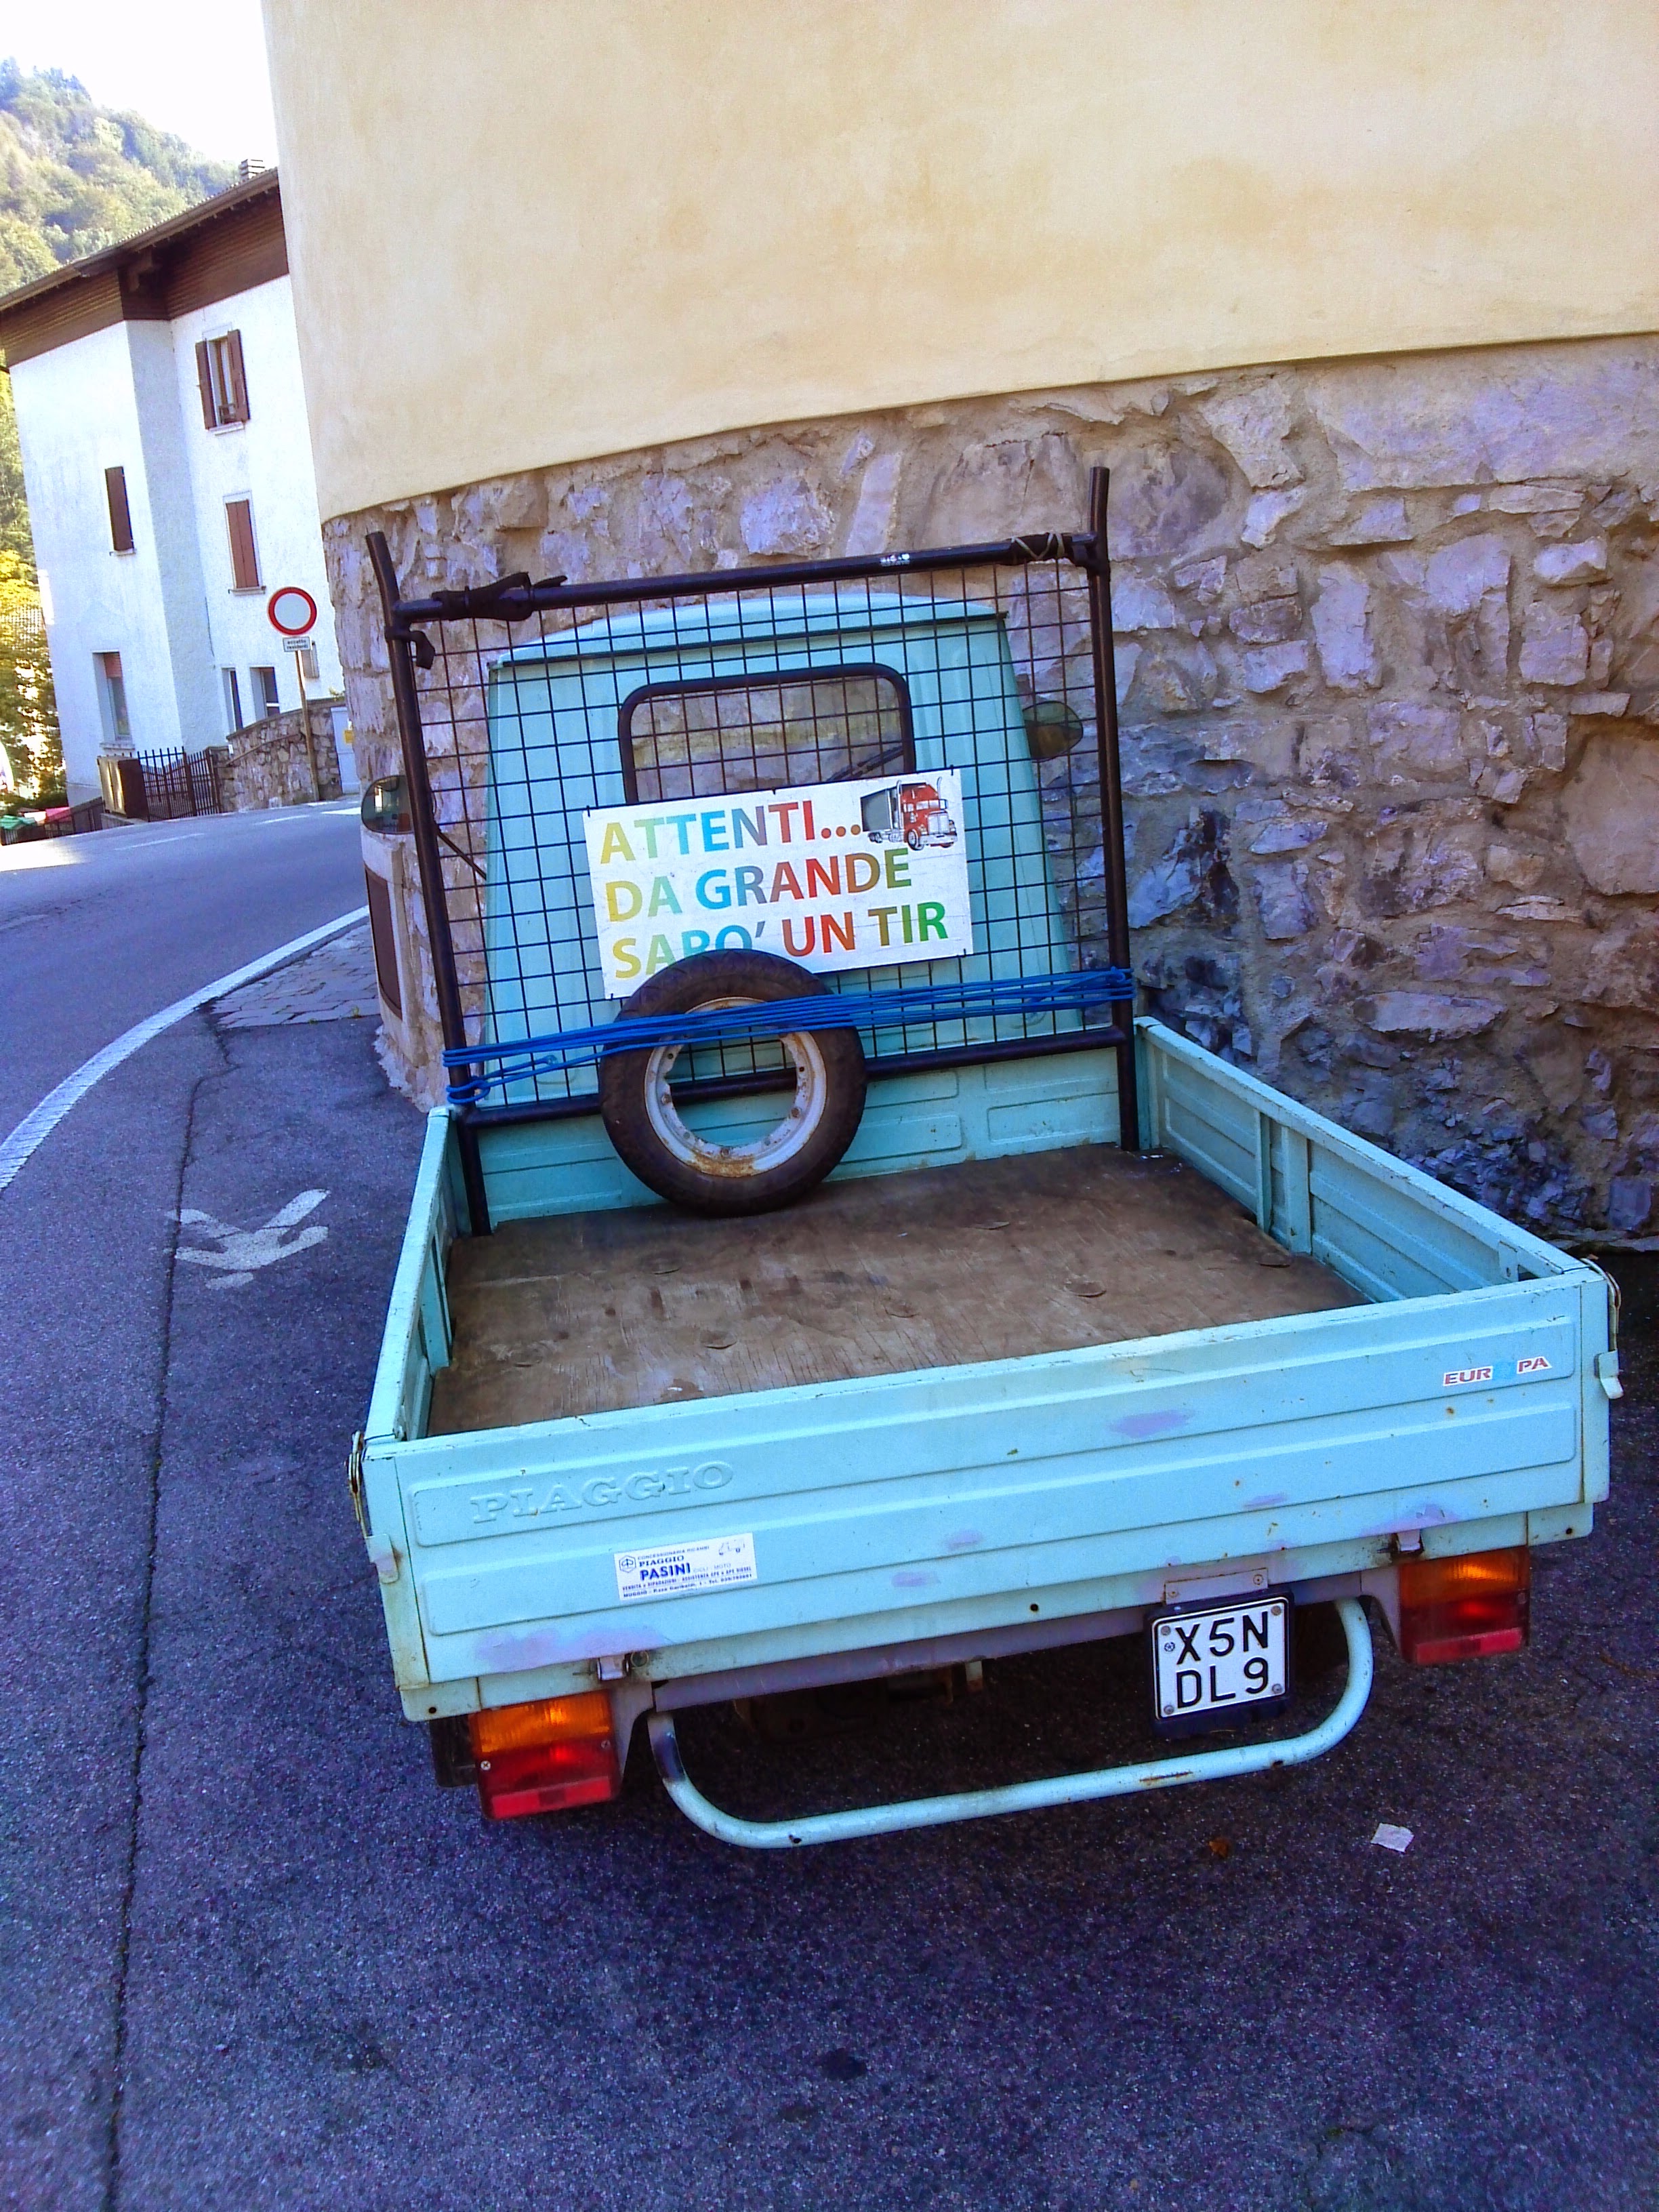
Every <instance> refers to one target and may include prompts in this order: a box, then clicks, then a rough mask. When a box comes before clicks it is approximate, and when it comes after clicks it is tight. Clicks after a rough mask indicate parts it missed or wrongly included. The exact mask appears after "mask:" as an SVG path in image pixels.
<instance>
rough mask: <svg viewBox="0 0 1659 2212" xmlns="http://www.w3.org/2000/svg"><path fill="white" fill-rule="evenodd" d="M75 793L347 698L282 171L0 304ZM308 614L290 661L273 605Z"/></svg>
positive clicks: (0, 334) (0, 332) (0, 330)
mask: <svg viewBox="0 0 1659 2212" xmlns="http://www.w3.org/2000/svg"><path fill="white" fill-rule="evenodd" d="M0 345H3V346H4V348H5V353H6V362H7V367H8V368H9V372H10V375H11V381H12V392H13V396H14V398H15V402H16V408H17V427H18V434H19V437H20V440H21V445H22V452H23V473H24V477H25V481H26V483H27V488H28V499H29V513H30V518H31V520H32V522H33V530H34V545H35V553H36V556H37V559H38V562H39V565H40V596H41V601H42V605H43V606H44V609H45V612H46V635H47V639H48V642H49V644H50V647H51V651H52V674H53V678H54V679H55V682H56V684H57V690H58V715H59V719H60V721H61V724H62V728H63V738H64V767H65V769H66V771H67V776H68V782H69V795H70V799H71V800H77V799H88V798H92V797H94V796H95V795H96V793H97V791H98V787H99V786H98V768H97V761H98V755H99V754H100V752H103V751H108V750H136V751H138V752H140V753H147V752H151V751H155V750H162V749H165V748H171V747H176V746H182V747H184V748H185V749H186V750H190V751H192V752H193V751H196V750H199V749H200V748H201V747H202V746H204V745H206V744H212V743H215V742H216V741H218V740H220V739H222V738H223V737H224V736H225V735H226V734H227V733H228V732H230V731H231V730H234V729H236V728H240V727H241V726H243V725H245V724H246V723H248V722H252V721H257V720H259V719H261V718H262V717H263V716H264V715H265V714H271V713H275V712H276V711H278V710H279V709H281V708H290V707H297V706H298V705H299V703H300V695H301V684H303V686H304V689H305V692H306V696H307V697H309V698H312V699H316V698H318V697H319V696H337V695H338V694H339V692H340V690H341V678H340V662H339V655H338V653H337V649H336V646H335V641H334V627H333V621H332V617H331V610H330V606H329V599H328V589H327V583H326V580H325V574H324V568H323V549H322V540H321V537H320V534H319V526H318V516H317V489H316V483H315V479H314V477H313V473H312V461H311V444H310V436H309V433H308V431H307V423H306V410H305V397H304V393H303V391H302V389H301V381H300V359H299V352H298V348H297V345H296V343H295V327H294V306H293V299H292V295H291V291H290V288H289V276H288V249H287V245H286V241H285V240H284V237H283V209H282V196H281V192H280V190H279V187H278V184H277V179H276V173H275V172H274V171H272V172H267V173H264V174H261V175H258V176H255V177H253V178H252V179H249V180H248V181H246V183H243V184H240V185H234V186H233V187H232V188H231V189H230V190H229V191H225V192H222V193H220V194H219V196H218V197H216V198H215V199H210V200H207V201H204V202H203V203H202V204H200V205H199V206H197V207H193V208H191V209H190V210H188V211H187V212H186V213H185V214H184V215H181V216H175V217H174V218H173V221H172V222H165V223H161V224H159V225H158V226H157V227H156V228H155V229H153V230H148V231H145V232H143V233H142V234H140V235H139V236H138V237H137V238H131V239H128V240H126V241H125V243H124V244H123V245H120V246H112V247H110V248H109V249H108V250H107V251H106V252H102V253H96V254H93V255H89V256H88V258H86V259H84V260H82V261H76V262H71V263H70V264H68V265H67V266H66V267H64V268H63V269H60V270H57V271H55V272H54V273H53V274H52V276H44V277H41V278H40V280H39V281H38V282H36V283H33V284H27V285H25V286H24V287H23V288H22V289H21V290H19V291H15V292H12V293H10V294H9V295H6V296H5V297H4V298H3V299H0ZM288 585H297V586H300V587H301V589H303V590H305V591H307V592H310V594H311V596H312V598H313V599H314V600H315V601H316V604H317V621H316V625H315V628H314V629H313V632H312V635H311V640H310V643H309V645H308V646H307V647H305V648H303V649H302V650H301V651H300V652H298V653H296V652H292V651H289V650H286V649H285V648H284V644H283V638H282V637H281V635H279V634H278V633H277V631H276V629H274V628H273V627H272V625H271V623H270V619H269V617H268V615H267V611H266V609H267V602H268V599H269V598H270V593H271V592H273V591H275V590H276V589H277V588H278V587H280V586H288Z"/></svg>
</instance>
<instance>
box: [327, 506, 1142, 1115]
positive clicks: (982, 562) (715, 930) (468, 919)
mask: <svg viewBox="0 0 1659 2212" xmlns="http://www.w3.org/2000/svg"><path fill="white" fill-rule="evenodd" d="M1105 489H1106V487H1105V477H1104V472H1103V471H1097V476H1096V483H1095V487H1094V500H1093V507H1094V512H1093V515H1092V518H1091V520H1092V525H1093V526H1092V528H1091V530H1090V531H1088V532H1077V533H1073V534H1069V535H1066V536H1054V537H1046V538H1024V539H1018V540H1012V541H1009V542H1007V543H1006V544H997V545H984V546H971V547H961V548H951V549H944V550H936V551H929V552H923V553H912V554H900V555H888V556H883V557H881V558H879V559H871V560H855V559H848V560H839V561H827V562H805V563H800V564H796V565H793V566H791V567H787V568H781V567H769V568H760V569H754V570H741V569H738V570H726V571H720V572H717V573H716V574H713V575H702V576H695V577H675V578H665V579H645V580H617V581H616V582H611V583H601V584H591V585H585V586H568V585H566V584H564V583H563V582H562V580H550V581H548V582H546V583H541V584H535V585H532V584H531V583H530V582H529V580H528V579H527V578H523V577H517V578H507V579H505V580H502V581H501V582H500V583H496V584H493V585H489V586H484V587H482V588H480V589H477V590H471V591H463V592H439V593H436V594H435V595H433V596H432V597H430V598H427V599H409V600H400V599H398V594H397V588H396V581H395V578H394V576H393V574H392V567H391V561H390V555H389V553H388V551H387V549H386V543H385V540H384V538H380V537H378V535H377V537H376V538H373V539H371V541H370V550H371V555H372V557H373V559H374V564H375V568H376V570H377V574H378V575H379V577H380V586H381V590H382V593H383V595H384V598H385V601H386V631H387V640H388V646H389V648H390V652H391V658H392V676H393V682H394V686H395V689H396V693H397V703H398V717H399V723H400V729H401V734H402V737H403V742H404V759H405V766H406V769H407V773H408V779H409V784H410V803H411V814H412V817H413V823H414V829H415V835H416V845H417V850H418V854H419V858H420V861H421V868H422V891H423V896H424V897H425V900H426V906H427V916H428V933H429V936H430V939H431V943H432V947H433V955H434V963H435V969H436V971H437V983H438V996H439V1005H440V1011H441V1017H442V1021H443V1028H444V1041H445V1045H446V1048H447V1049H446V1059H447V1061H448V1062H449V1064H450V1066H451V1072H452V1076H453V1083H452V1090H451V1096H452V1099H453V1100H454V1102H455V1103H457V1104H458V1105H459V1106H460V1107H462V1108H463V1109H465V1117H466V1118H468V1119H469V1120H471V1121H474V1122H476V1121H483V1120H488V1119H490V1118H500V1117H501V1116H503V1115H510V1116H512V1117H513V1118H521V1117H524V1116H526V1115H548V1114H568V1113H571V1112H582V1111H587V1110H591V1109H592V1106H593V1104H594V1102H595V1095H596V1088H597V1058H598V1054H599V1051H600V1050H601V1049H603V1048H604V1037H603V1036H602V1035H601V1032H603V1031H605V1030H606V1028H607V1027H608V1025H610V1024H614V1023H615V1022H616V1020H617V1016H618V1012H619V1007H618V1003H617V1000H616V999H615V998H607V996H606V994H605V983H604V978H603V975H602V972H601V967H600V962H599V950H598V945H597V939H596V932H595V927H594V920H593V909H592V884H591V883H590V880H589V874H588V868H587V861H586V846H585V840H584V830H583V817H584V815H585V813H586V811H587V810H589V809H592V808H595V807H608V806H614V805H623V804H629V805H640V806H645V805H660V806H661V807H662V808H663V810H664V812H663V814H662V815H661V816H660V817H653V819H654V820H655V821H656V822H657V823H658V827H659V830H660V833H661V834H662V836H664V837H665V839H671V838H672V837H674V836H679V837H680V838H681V839H682V840H684V838H685V837H686V836H688V834H690V833H689V832H688V830H687V829H686V827H685V825H686V824H688V823H691V822H693V820H694V819H695V818H696V817H695V802H696V801H697V800H699V799H710V798H714V797H716V796H732V795H733V794H744V793H777V794H783V793H787V792H788V791H789V790H790V789H791V788H795V787H802V786H806V785H821V784H832V783H836V782H842V781H861V782H862V781H869V780H870V779H872V778H873V779H883V778H886V777H889V776H890V777H892V778H893V779H894V781H893V783H892V785H891V787H890V790H891V793H892V795H891V796H890V797H884V795H883V793H882V792H880V791H878V792H877V793H873V794H871V795H870V796H869V797H868V798H866V801H865V805H866V815H865V820H866V826H868V827H870V828H871V830H872V842H877V843H879V842H880V841H881V836H883V835H884V834H889V835H890V836H893V837H894V838H897V837H898V836H902V834H904V833H903V829H902V823H901V821H900V817H899V815H898V812H897V809H898V806H899V804H900V799H901V797H902V794H903V793H904V792H905V791H906V790H910V791H915V790H925V789H927V788H928V787H927V786H926V784H925V782H924V783H922V784H920V785H910V786H907V785H906V784H905V782H904V779H905V778H906V777H907V776H908V777H919V778H922V779H925V778H926V777H927V775H928V774H929V772H937V771H939V770H954V771H956V772H957V774H959V775H960V776H961V778H962V783H961V792H962V805H963V814H964V817H965V819H964V821H963V825H962V831H963V842H964V847H965V853H966V860H967V868H968V877H969V896H970V906H971V911H972V921H973V937H974V949H973V951H972V952H971V954H969V955H967V956H965V957H959V958H953V959H950V960H943V959H927V958H924V957H921V948H920V945H918V944H917V943H915V942H914V941H913V939H912V921H911V915H910V910H909V908H908V907H906V906H905V905H904V903H903V902H902V899H901V900H895V901H894V902H892V903H891V904H890V906H889V907H888V908H886V910H885V911H886V913H887V916H888V919H887V920H884V921H880V922H879V927H880V929H881V941H882V943H883V944H884V945H890V949H891V951H892V953H893V958H892V961H891V962H890V963H878V964H876V965H873V966H872V967H871V968H869V969H858V970H853V971H843V972H842V973H839V974H835V975H820V976H817V977H816V978H815V983H816V984H817V987H819V988H820V989H821V991H822V993H823V994H824V995H825V996H826V997H829V996H833V997H836V999H837V1000H846V1001H847V1004H846V1006H845V1012H846V1013H847V1014H848V1017H849V1018H851V1019H852V1020H853V1022H854V1024H856V1025H857V1026H858V1027H859V1028H860V1032H861V1035H862V1037H863V1042H864V1047H865V1050H866V1055H867V1056H868V1058H869V1060H870V1061H871V1062H872V1073H881V1072H884V1071H891V1070H895V1069H902V1068H916V1067H919V1066H927V1065H939V1064H942V1063H947V1062H951V1061H963V1060H979V1059H988V1058H994V1057H1001V1056H1008V1055H1013V1054H1030V1053H1034V1052H1054V1051H1069V1050H1077V1049H1079V1048H1098V1047H1100V1046H1105V1045H1115V1046H1117V1047H1118V1048H1120V1087H1121V1092H1122V1095H1123V1097H1124V1098H1125V1102H1126V1103H1127V1107H1128V1109H1129V1115H1130V1122H1129V1125H1128V1127H1127V1133H1126V1141H1129V1142H1133V1061H1132V1058H1131V1056H1130V1048H1129V1044H1128V1037H1129V1013H1130V1006H1129V992H1130V985H1129V981H1128V978H1127V973H1125V972H1124V971H1125V970H1126V969H1127V951H1128V947H1127V921H1126V916H1125V900H1124V886H1123V853H1122V829H1121V802H1120V799H1119V793H1118V777H1117V732H1116V717H1115V698H1114V696H1113V689H1112V666H1111V627H1110V607H1109V573H1108V568H1107V562H1106V550H1105V532H1104V519H1105ZM872 805H873V807H874V809H875V813H874V815H872V813H871V812H870V811H868V810H869V809H870V807H871V806H872ZM884 808H886V809H887V812H886V813H884V812H883V809H884ZM770 811H771V812H772V813H773V814H774V816H775V815H776V814H777V813H778V811H779V810H778V809H777V808H776V807H773V808H772V809H771V810H770ZM763 826H764V825H763ZM654 834H656V833H655V832H653V835H654ZM824 834H825V835H828V833H827V832H826V833H824ZM745 857H748V858H750V863H751V865H750V870H749V871H748V875H749V882H748V883H747V884H745V883H744V882H743V881H742V880H739V881H738V883H737V884H736V893H737V894H741V893H744V892H745V891H751V892H752V893H753V896H742V897H740V898H739V897H737V896H736V895H735V894H732V896H733V898H734V903H733V904H732V907H731V908H729V909H726V910H717V911H715V912H714V913H713V914H711V915H699V916H698V917H696V920H697V921H698V922H699V923H703V922H707V923H708V925H709V926H708V927H696V928H683V927H679V926H678V923H676V924H675V925H673V926H672V927H668V926H665V927H664V928H663V929H662V930H661V931H660V932H658V933H656V934H655V935H653V937H652V939H651V945H652V952H651V960H652V963H653V965H660V964H664V963H665V962H666V961H671V960H673V959H678V958H680V957H684V956H685V954H686V953H687V952H690V951H700V950H704V949H708V948H710V947H712V946H714V945H721V946H724V945H738V944H748V945H757V946H759V947H760V948H761V949H763V950H767V951H775V952H777V953H779V954H781V955H782V956H783V957H795V958H798V959H799V958H800V957H804V956H805V955H806V954H807V953H809V952H810V951H811V946H810V945H808V944H806V943H805V942H804V941H803V932H804V930H805V927H806V925H805V924H804V923H802V922H800V921H797V920H795V919H794V918H793V917H792V916H791V915H790V914H789V913H787V911H784V910H783V908H785V907H787V899H783V898H781V896H779V897H769V896H768V895H767V886H768V881H769V876H768V871H769V870H770V869H775V866H776V865H777V860H778V856H777V854H775V853H773V852H767V853H757V854H754V855H748V856H745ZM812 865H813V866H814V867H815V868H816V871H817V879H818V880H819V881H820V882H828V881H829V880H831V872H832V871H833V870H835V869H836V867H837V866H838V856H837V855H836V854H828V855H826V856H824V857H823V859H822V860H819V861H815V862H813V863H812ZM848 878H849V881H850V879H851V861H850V859H849V860H848ZM860 880H861V879H860ZM779 881H780V879H779V878H776V877H775V875H773V876H772V877H771V878H770V882H771V887H772V890H773V891H774V892H776V891H777V890H778V884H779ZM870 911H871V913H872V914H876V915H879V914H880V913H881V912H882V909H881V908H871V909H870ZM825 949H826V950H827V946H826V948H825ZM697 1019H702V1017H698V1018H697ZM730 1026H731V1024H728V1028H730ZM741 1026H742V1024H738V1027H739V1028H740V1027H741ZM762 1026H763V1025H762ZM782 1079H784V1066H783V1062H782V1060H781V1054H780V1052H779V1048H778V1047H777V1045H776V1043H775V1041H774V1039H773V1038H772V1037H769V1036H766V1035H763V1034H755V1035H747V1036H744V1035H724V1036H721V1037H720V1038H719V1039H718V1040H717V1041H709V1040H705V1041H703V1042H697V1043H696V1044H695V1048H693V1049H692V1050H690V1051H689V1052H687V1053H686V1054H684V1055H683V1056H682V1059H681V1060H680V1062H679V1063H678V1072H677V1082H676V1090H677V1092H678V1091H679V1089H680V1088H681V1087H682V1085H684V1087H685V1088H686V1089H687V1090H688V1091H690V1093H691V1095H696V1094H697V1093H698V1092H699V1091H704V1092H707V1091H732V1090H742V1089H759V1088H763V1087H764V1086H766V1085H768V1084H769V1083H771V1082H775V1081H781V1080H782Z"/></svg>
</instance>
